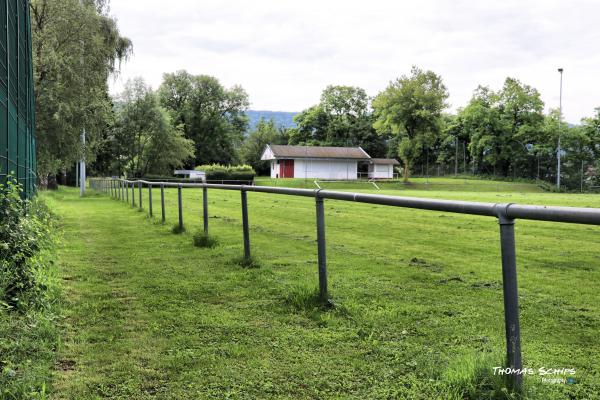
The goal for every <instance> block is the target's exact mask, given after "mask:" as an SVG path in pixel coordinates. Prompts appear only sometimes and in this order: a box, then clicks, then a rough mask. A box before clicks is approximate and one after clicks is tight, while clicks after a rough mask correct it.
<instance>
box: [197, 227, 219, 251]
mask: <svg viewBox="0 0 600 400" xmlns="http://www.w3.org/2000/svg"><path fill="white" fill-rule="evenodd" d="M193 240H194V246H196V247H208V248H213V247H215V246H217V244H219V243H218V241H217V239H215V238H214V237H212V236H209V235H207V234H206V233H204V231H200V232H196V233H195V234H194V237H193Z"/></svg>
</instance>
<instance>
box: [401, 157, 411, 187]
mask: <svg viewBox="0 0 600 400" xmlns="http://www.w3.org/2000/svg"><path fill="white" fill-rule="evenodd" d="M402 161H403V162H404V171H403V172H404V182H408V177H409V176H410V164H409V163H408V160H406V159H404V160H402Z"/></svg>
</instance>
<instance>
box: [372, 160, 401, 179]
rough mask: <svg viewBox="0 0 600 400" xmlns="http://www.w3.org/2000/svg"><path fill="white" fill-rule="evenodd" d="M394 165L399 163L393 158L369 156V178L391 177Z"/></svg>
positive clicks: (392, 176)
mask: <svg viewBox="0 0 600 400" xmlns="http://www.w3.org/2000/svg"><path fill="white" fill-rule="evenodd" d="M396 165H400V163H399V162H398V160H394V159H393V158H371V159H370V160H369V179H393V178H394V167H395V166H396Z"/></svg>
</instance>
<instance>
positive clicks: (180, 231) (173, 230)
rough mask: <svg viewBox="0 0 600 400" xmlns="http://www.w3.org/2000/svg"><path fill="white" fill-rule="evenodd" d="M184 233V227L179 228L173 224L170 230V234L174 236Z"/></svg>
mask: <svg viewBox="0 0 600 400" xmlns="http://www.w3.org/2000/svg"><path fill="white" fill-rule="evenodd" d="M184 232H185V226H179V224H175V225H173V227H172V228H171V233H174V234H175V235H180V234H182V233H184Z"/></svg>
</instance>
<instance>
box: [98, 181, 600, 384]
mask: <svg viewBox="0 0 600 400" xmlns="http://www.w3.org/2000/svg"><path fill="white" fill-rule="evenodd" d="M115 181H118V182H121V183H122V184H123V185H124V187H128V186H129V184H131V189H132V191H131V194H132V206H135V197H134V196H135V194H134V186H135V184H137V185H138V187H139V199H140V200H139V207H140V209H142V207H143V205H142V186H143V185H147V186H148V188H149V190H150V195H149V197H150V199H151V190H152V185H160V188H161V208H162V220H163V222H164V221H165V206H164V189H165V188H168V187H172V188H177V190H178V196H177V198H178V210H179V227H180V228H181V229H183V211H182V210H183V204H182V203H183V200H182V195H181V192H182V189H183V188H201V189H202V193H203V222H204V232H205V233H208V189H219V190H234V191H240V192H241V206H242V227H243V234H244V257H246V258H249V257H250V231H249V223H248V203H247V192H258V193H272V194H283V195H289V196H302V197H312V198H314V199H315V205H316V223H317V249H318V250H317V251H318V273H319V293H320V297H321V300H324V301H326V300H328V293H327V258H326V246H325V211H324V199H330V200H341V201H353V202H357V203H367V204H379V205H385V206H393V207H403V208H413V209H420V210H431V211H441V212H451V213H459V214H468V215H479V216H487V217H495V218H497V220H498V224H499V226H500V250H501V255H502V283H503V295H504V322H505V335H506V355H507V364H508V365H507V367H509V368H511V369H513V370H519V371H520V370H522V368H523V365H522V360H521V333H520V324H519V298H518V285H517V262H516V247H515V230H514V225H515V220H516V219H527V220H534V221H552V222H562V223H574V224H587V225H600V209H598V208H576V207H554V206H536V205H520V204H514V203H482V202H472V201H456V200H438V199H426V198H414V197H401V196H387V195H378V194H367V193H350V192H339V191H332V190H322V189H296V188H284V187H271V186H249V185H221V184H211V183H172V182H150V181H145V180H135V181H131V180H123V179H114V178H111V179H94V180H91V182H92V188H94V189H96V190H99V191H103V192H106V193H110V194H111V195H113V191H112V187H113V185H114V182H115ZM120 199H123V197H122V196H121V197H120ZM151 209H152V208H151V206H150V210H151ZM150 212H151V211H150ZM509 383H510V385H511V387H512V388H513V389H514V390H521V389H522V383H523V382H522V374H520V373H513V374H511V375H510V382H509Z"/></svg>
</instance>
